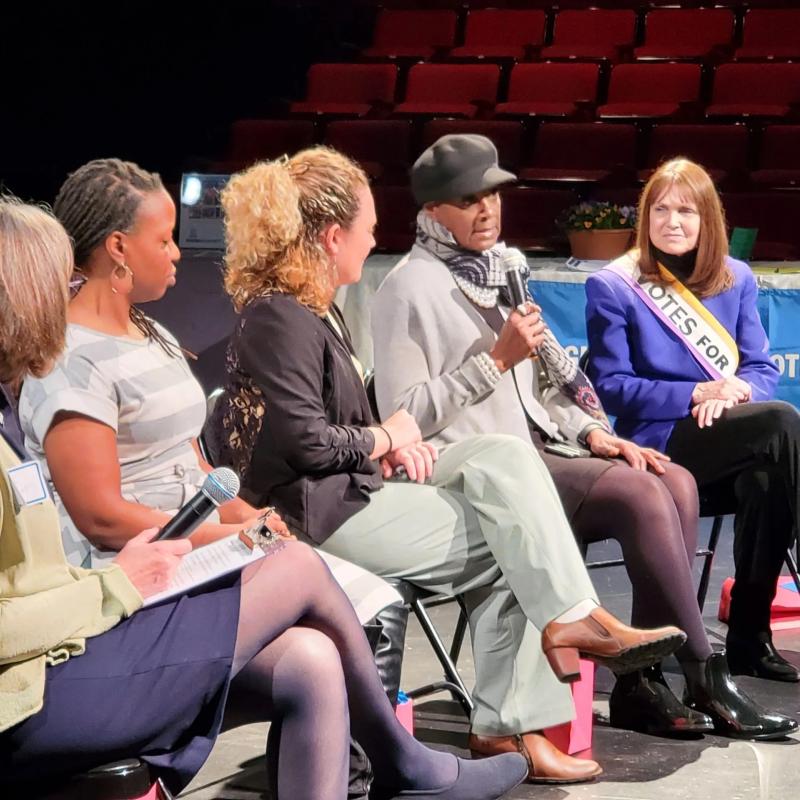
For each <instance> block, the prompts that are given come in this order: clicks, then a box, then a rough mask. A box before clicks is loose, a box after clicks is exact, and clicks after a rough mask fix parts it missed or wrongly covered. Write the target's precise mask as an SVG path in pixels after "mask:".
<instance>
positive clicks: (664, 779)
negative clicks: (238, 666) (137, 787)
mask: <svg viewBox="0 0 800 800" xmlns="http://www.w3.org/2000/svg"><path fill="white" fill-rule="evenodd" d="M731 521H732V520H731V518H728V519H726V526H725V529H724V532H723V535H722V537H721V540H720V546H719V549H718V551H717V556H716V558H715V561H714V569H713V573H712V578H711V585H710V588H709V592H708V599H707V602H706V607H705V610H704V616H705V620H706V625H707V627H708V629H709V632H710V634H712V636H711V638H712V641H715V642H723V641H724V636H725V626H724V625H722V624H721V623H720V622H718V621H717V619H716V607H717V602H718V599H719V589H720V586H721V584H722V581H723V580H724V579H725V578H726V577H727V576H729V575H730V574H732V555H731V539H732V535H733V534H732V529H731ZM709 525H710V520H703V527H702V529H701V541H703V542H704V541H705V539H706V538H707V536H708V529H709ZM615 547H616V545H614V544H613V543H609V544H608V545H606V544H600V545H593V546H592V548H591V549H590V551H589V555H590V557H591V558H592V560H594V559H597V558H601V557H605V556H608V557H613V555H615V552H616V551H615ZM699 569H700V563H699V562H698V564H697V569H696V573H698V574H699ZM592 577H593V579H594V581H595V585H596V586H597V589H598V592H599V594H600V597H601V599H602V602H603V604H604V605H605V606H606V607H607V608H609V609H610V610H611V611H613V612H614V613H616V614H618V615H620V616H621V617H622V618H623V619H627V618H628V613H629V606H630V590H629V583H628V579H627V575H626V574H625V571H624V569H622V568H609V569H603V570H599V571H594V572H593V573H592ZM432 615H433V617H434V622H435V623H436V625H437V627H438V628H439V630H441V631H442V632H450V631H452V628H453V625H454V623H455V615H456V609H455V607H454V606H450V605H448V606H443V607H440V608H436V609H433V611H432ZM775 643H776V645H777V646H778V648H779V649H780V650H781V651H782V652H783V653H784V655H786V656H787V657H788V658H789V659H790V660H792V661H794V662H795V663H797V664H800V628H798V629H795V630H791V631H782V632H780V633H776V634H775ZM667 667H668V669H669V665H667ZM459 669H460V671H461V674H462V675H463V677H464V679H465V680H466V682H467V684H468V685H471V682H472V679H473V675H474V673H473V667H472V659H471V657H470V654H469V648H467V649H466V650H465V652H464V655H463V656H462V659H461V661H460V662H459ZM676 670H677V667H675V666H674V665H673V667H672V668H671V669H669V672H670V674H669V675H668V677H669V680H670V682H671V683H672V682H673V681H674V687H675V689H676V691H679V689H680V686H681V679H680V678H678V676H677V674H675V672H676ZM439 677H440V673H439V670H438V664H437V662H436V661H435V659H434V657H433V655H432V653H431V650H430V648H429V647H428V644H427V641H426V639H425V637H424V636H423V635H422V633H421V631H420V630H419V627H418V626H417V625H416V622H415V620H412V621H411V623H410V625H409V633H408V639H407V643H406V654H405V661H404V671H403V686H406V687H411V686H418V685H420V684H423V683H427V682H429V681H432V680H436V679H438V678H439ZM740 681H741V686H742V687H743V688H744V689H745V690H746V691H747V692H748V693H749V694H751V695H752V696H753V697H754V698H755V699H757V700H758V701H760V702H761V703H762V704H763V705H765V706H768V707H770V708H773V709H776V710H781V711H784V712H785V713H788V714H793V715H795V716H798V717H800V685H798V684H778V683H774V682H770V681H758V680H755V679H750V678H741V679H740ZM611 685H612V682H611V675H610V673H608V672H607V671H605V670H598V673H597V680H596V687H595V703H594V709H595V726H594V746H593V750H592V755H593V757H594V758H596V759H597V760H598V761H599V762H600V763H601V764H602V766H603V768H604V770H605V774H604V775H603V776H602V777H601V778H600V779H599V780H598V781H597V782H595V783H591V784H582V785H577V786H561V787H545V786H533V785H530V784H523V785H522V786H520V787H518V788H517V789H516V790H515V791H514V792H512V793H511V794H510V795H509V797H510V798H514V799H515V800H524V799H525V798H541V799H542V800H567V798H570V799H574V800H701V799H702V800H706V799H707V798H714V800H795V798H800V770H798V766H797V765H798V757H800V750H797V749H796V748H797V747H798V746H800V735H795V736H794V737H792V738H790V739H787V740H785V741H782V742H777V743H775V742H773V743H756V742H752V743H751V742H733V741H731V740H728V739H722V738H719V737H714V736H707V737H704V738H700V739H697V740H693V741H676V740H669V739H660V738H656V737H652V736H644V735H640V734H635V733H630V732H626V731H619V730H615V729H613V728H610V727H608V724H607V711H608V694H609V691H610V688H611ZM438 698H442V699H438ZM447 698H448V696H447V695H439V696H437V698H436V699H432V700H429V701H422V702H420V703H419V704H418V705H417V706H416V708H415V711H416V715H415V717H416V726H417V735H418V736H419V738H421V739H423V740H425V741H427V742H430V743H431V744H433V745H434V746H436V747H442V748H446V749H451V750H452V751H453V752H460V753H463V752H464V750H463V748H464V746H465V743H466V736H467V724H466V719H465V718H464V716H463V714H462V713H461V711H460V709H459V707H458V706H457V705H456V704H455V703H452V702H450V701H449V700H448V699H447ZM265 731H266V725H249V726H244V727H241V728H237V729H236V730H233V731H229V732H227V733H225V734H223V735H222V736H221V737H220V739H219V741H218V743H217V746H216V747H215V749H214V752H213V753H212V754H211V758H210V759H209V761H208V763H207V764H206V765H205V767H204V768H203V770H202V771H201V772H200V774H199V775H198V776H197V778H196V779H195V780H194V782H193V783H192V784H191V785H190V786H189V787H188V789H187V790H186V791H185V792H184V793H183V794H182V795H181V797H182V798H191V800H212V798H213V799H214V800H259V799H261V798H267V797H268V795H267V794H266V793H265V792H264V791H263V788H262V787H263V786H264V780H263V777H264V774H263V770H262V767H261V758H262V754H263V750H264V742H265V736H266V733H265Z"/></svg>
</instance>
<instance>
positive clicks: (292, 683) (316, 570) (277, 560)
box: [232, 542, 458, 800]
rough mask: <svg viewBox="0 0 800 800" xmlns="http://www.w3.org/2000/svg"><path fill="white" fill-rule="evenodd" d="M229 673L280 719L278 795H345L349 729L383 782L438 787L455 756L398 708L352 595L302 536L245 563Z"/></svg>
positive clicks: (452, 772)
mask: <svg viewBox="0 0 800 800" xmlns="http://www.w3.org/2000/svg"><path fill="white" fill-rule="evenodd" d="M233 674H234V676H235V678H234V681H233V687H232V688H233V689H234V691H235V692H236V693H237V694H239V695H240V696H241V694H242V693H244V695H245V696H247V697H248V702H249V704H250V718H251V719H272V718H275V719H276V722H275V723H273V724H277V725H279V728H278V732H277V734H276V733H273V737H274V736H277V737H278V740H279V742H280V745H279V747H278V748H277V749H278V756H277V787H278V798H280V800H289V799H290V798H291V800H331V799H332V798H342V797H345V795H346V792H347V764H348V752H349V748H348V742H349V735H350V733H351V732H352V735H353V737H354V738H355V739H356V740H357V741H358V742H359V743H360V744H361V746H362V747H363V748H364V750H365V751H366V753H367V756H368V757H369V759H370V761H371V762H372V766H373V769H374V772H375V778H376V781H378V782H379V783H381V784H383V785H386V786H390V787H393V788H394V787H396V788H397V789H398V790H399V789H406V788H409V789H414V788H436V787H440V786H445V785H447V784H449V783H451V782H452V781H453V780H455V778H456V775H457V771H458V766H457V763H456V760H455V758H453V756H451V755H448V754H446V753H438V752H436V751H434V750H430V749H428V748H426V747H424V746H423V745H422V744H420V743H419V742H417V741H416V740H415V739H414V738H413V737H412V736H410V735H409V734H408V733H407V732H406V731H405V729H404V728H403V727H402V726H401V725H400V724H399V722H398V721H397V719H396V718H395V715H394V711H393V709H392V706H391V704H390V703H389V701H388V699H387V697H386V694H385V692H384V690H383V687H382V686H381V682H380V679H379V678H378V673H377V670H376V668H375V663H374V660H373V656H372V651H371V649H370V647H369V644H368V642H367V639H366V636H365V635H364V631H363V629H362V628H361V625H360V624H359V622H358V619H357V618H356V615H355V612H354V610H353V607H352V605H351V604H350V601H349V600H348V598H347V596H346V595H345V594H344V592H343V591H342V590H341V588H340V587H339V585H338V584H337V583H336V581H335V580H334V579H333V577H332V575H331V574H330V572H329V570H328V568H327V566H326V565H325V563H324V562H323V561H322V560H321V559H320V558H319V557H318V556H317V555H316V553H314V551H313V550H312V549H311V548H309V547H307V546H305V545H303V544H300V543H299V542H286V543H285V544H284V545H283V547H282V548H280V549H278V550H277V551H276V552H274V553H273V554H272V555H269V556H268V557H267V558H265V559H263V560H262V561H259V562H257V563H256V564H254V565H251V566H250V567H248V568H247V569H246V570H245V572H244V574H243V576H242V598H241V611H240V615H239V624H238V631H237V636H236V650H235V654H234V664H233ZM271 738H272V737H271Z"/></svg>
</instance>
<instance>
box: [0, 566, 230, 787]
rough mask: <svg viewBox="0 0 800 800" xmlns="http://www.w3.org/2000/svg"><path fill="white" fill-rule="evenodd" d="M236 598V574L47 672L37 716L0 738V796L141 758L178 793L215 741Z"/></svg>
mask: <svg viewBox="0 0 800 800" xmlns="http://www.w3.org/2000/svg"><path fill="white" fill-rule="evenodd" d="M239 594H240V590H239V576H238V575H236V576H235V577H233V578H227V579H225V580H224V582H222V583H218V584H216V585H215V586H214V588H213V589H211V590H208V589H207V590H205V591H201V592H198V593H196V594H193V595H186V596H183V597H181V598H179V599H178V600H174V601H168V602H165V603H163V604H162V605H158V606H154V607H151V608H145V609H142V610H140V611H138V612H136V613H135V614H134V615H133V616H132V617H130V618H128V619H126V620H124V621H123V622H121V623H120V624H119V625H117V626H116V627H115V628H112V629H111V630H110V631H108V632H107V633H104V634H101V635H100V636H95V637H93V638H91V639H88V640H87V642H86V652H85V653H84V654H83V655H82V656H78V657H76V658H71V659H69V661H66V662H65V663H63V664H59V665H57V666H53V667H48V668H47V671H46V679H45V696H44V707H43V708H42V710H41V711H40V712H39V713H38V714H35V715H34V716H32V717H29V718H28V719H26V720H25V721H23V722H21V723H20V724H19V725H16V726H15V727H13V728H11V729H10V730H8V731H6V732H5V733H3V734H0V788H2V787H3V786H4V785H6V786H13V785H16V786H20V784H23V785H24V784H30V783H32V782H36V783H39V782H42V781H52V780H57V779H59V778H61V777H62V776H67V775H70V774H75V773H77V772H83V771H85V770H87V769H91V768H92V767H96V766H99V765H100V764H104V763H107V762H109V761H116V760H118V759H122V758H131V757H139V758H141V759H143V760H144V761H147V762H148V763H150V764H151V765H152V766H153V767H154V770H155V772H156V773H157V774H158V775H160V776H161V777H162V778H163V779H164V781H165V783H166V784H167V786H168V788H169V789H170V790H171V791H172V792H174V793H177V792H179V791H180V790H181V789H182V788H183V787H184V786H185V785H186V784H187V783H189V781H190V780H191V779H192V778H193V777H194V775H195V774H196V773H197V772H198V771H199V769H200V767H201V766H202V765H203V762H204V761H205V760H206V758H208V755H209V753H210V752H211V748H212V747H213V745H214V740H215V739H216V737H217V734H218V733H219V729H220V725H221V723H222V714H223V709H224V706H225V700H226V698H227V694H228V686H229V683H230V675H231V664H232V662H233V652H234V646H235V644H236V629H237V623H238V619H239ZM0 794H3V793H2V792H0Z"/></svg>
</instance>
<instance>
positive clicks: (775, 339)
mask: <svg viewBox="0 0 800 800" xmlns="http://www.w3.org/2000/svg"><path fill="white" fill-rule="evenodd" d="M528 286H529V288H530V291H531V294H532V295H533V297H534V300H535V301H536V302H537V303H538V304H539V305H540V306H541V307H542V313H543V314H544V318H545V319H546V320H547V324H548V325H549V326H550V328H551V330H552V331H553V333H554V334H555V335H556V338H557V339H558V341H559V342H561V344H562V345H563V346H564V348H565V349H566V351H567V352H568V353H569V354H570V355H571V356H572V357H573V358H575V359H576V360H577V359H578V358H580V356H581V355H582V353H583V352H584V351H585V350H586V346H587V345H586V320H585V307H586V292H585V289H584V284H583V283H566V282H559V281H537V280H534V279H531V280H530V281H529V283H528ZM758 312H759V314H760V315H761V321H762V322H763V324H764V328H765V329H766V331H767V336H768V337H769V344H770V348H769V349H770V354H771V358H772V360H773V361H774V362H775V363H776V364H777V365H778V369H779V370H780V371H781V377H780V381H779V383H778V390H777V392H776V394H775V396H776V398H777V399H778V400H786V401H787V402H789V403H792V405H794V406H796V407H797V408H800V292H798V291H797V290H796V289H759V294H758Z"/></svg>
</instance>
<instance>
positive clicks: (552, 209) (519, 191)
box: [502, 186, 578, 251]
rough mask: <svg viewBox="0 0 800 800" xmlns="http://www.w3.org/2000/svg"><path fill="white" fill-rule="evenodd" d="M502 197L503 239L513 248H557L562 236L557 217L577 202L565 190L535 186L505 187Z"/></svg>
mask: <svg viewBox="0 0 800 800" xmlns="http://www.w3.org/2000/svg"><path fill="white" fill-rule="evenodd" d="M502 197H503V238H504V240H505V241H506V243H507V244H508V245H510V246H512V247H521V248H523V249H524V250H548V251H552V250H554V249H559V247H560V246H561V247H563V245H564V236H563V234H562V233H561V231H559V229H558V227H557V226H556V217H558V216H559V214H561V212H562V211H564V209H566V208H569V206H571V205H574V204H575V203H577V202H578V196H577V194H576V193H575V192H573V191H570V190H568V189H537V188H531V187H528V186H517V187H514V188H511V189H506V190H505V191H504V192H503V193H502Z"/></svg>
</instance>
